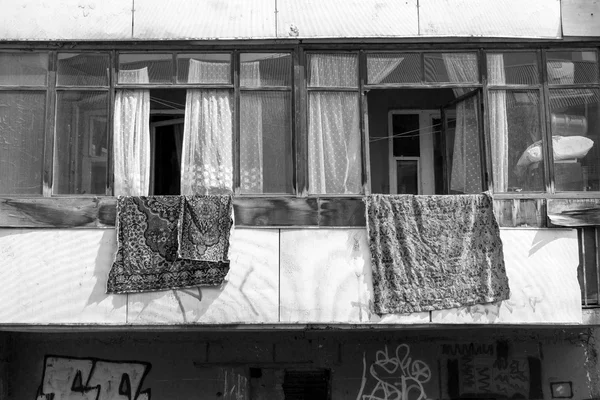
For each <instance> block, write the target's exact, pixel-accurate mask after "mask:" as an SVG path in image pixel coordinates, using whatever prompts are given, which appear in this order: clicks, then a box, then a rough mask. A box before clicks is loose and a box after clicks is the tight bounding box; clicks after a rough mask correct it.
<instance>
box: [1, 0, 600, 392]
mask: <svg viewBox="0 0 600 400" xmlns="http://www.w3.org/2000/svg"><path fill="white" fill-rule="evenodd" d="M0 20H1V21H2V23H1V24H0V282H3V286H2V289H3V290H2V291H1V293H0V304H1V305H2V306H1V307H0V399H8V400H20V399H29V398H32V399H38V400H42V399H44V400H49V399H54V400H59V399H97V400H98V399H103V400H109V399H111V400H112V399H128V400H134V399H139V400H141V399H147V400H149V399H154V400H160V399H205V398H206V399H212V398H224V399H236V400H243V399H244V400H245V399H248V400H249V399H346V398H352V399H355V398H356V399H360V400H375V399H378V400H379V399H390V400H391V399H407V400H409V399H410V400H412V399H415V400H421V399H460V398H476V399H500V398H529V399H553V398H575V399H595V398H600V382H599V377H600V366H599V365H598V351H599V348H598V345H597V343H596V339H597V338H598V337H599V335H600V330H598V323H599V321H600V314H598V311H597V309H596V307H598V306H600V297H599V296H600V295H599V289H600V271H599V270H598V266H599V265H600V261H599V260H600V259H599V258H598V257H599V256H598V255H599V254H600V253H598V250H597V247H598V243H599V240H598V232H597V228H596V226H597V225H599V224H600V217H599V216H598V209H599V204H600V200H599V199H600V149H599V147H598V146H599V144H598V143H597V142H598V140H599V139H600V137H599V132H600V68H599V62H598V51H599V48H600V39H599V38H600V3H598V2H595V1H584V0H528V1H526V2H524V1H517V0H501V1H498V0H496V1H492V0H484V1H482V0H480V1H474V0H455V1H452V2H450V1H443V0H407V1H402V2H398V1H388V0H381V1H354V0H345V1H342V0H331V1H321V2H319V1H313V0H302V1H298V0H296V1H291V0H255V1H252V2H247V1H241V0H231V1H226V0H220V1H217V0H214V1H211V0H202V1H187V0H178V1H177V2H176V3H175V4H172V3H168V2H159V1H155V0H138V1H135V0H130V1H117V0H109V1H104V2H94V1H90V0H85V1H74V0H60V1H57V2H52V3H50V2H42V1H29V0H21V1H18V2H12V3H11V4H5V5H4V7H3V14H2V16H1V17H0ZM205 192H208V193H213V192H214V193H228V192H232V193H233V212H234V227H233V230H232V232H231V237H230V240H229V256H228V257H229V260H230V265H229V271H228V273H227V276H226V277H225V279H224V281H223V282H222V283H220V284H219V285H214V286H198V287H193V288H182V289H178V288H173V289H169V290H160V291H151V292H142V293H129V294H116V293H107V281H108V276H109V272H110V270H111V265H112V263H113V259H114V256H115V253H116V252H117V246H118V245H117V229H116V228H117V227H118V224H119V219H118V218H119V217H118V216H117V196H122V195H127V196H131V195H135V196H148V195H192V194H197V193H200V194H204V193H205ZM481 192H489V193H490V194H491V196H492V198H493V210H494V214H495V217H496V220H497V222H498V224H499V237H500V239H501V242H502V247H503V254H504V264H505V269H506V271H505V272H506V276H507V277H508V281H509V283H510V296H509V297H508V298H507V299H505V300H503V301H497V302H492V303H486V304H475V305H473V304H469V305H465V306H462V307H455V308H446V309H440V310H432V311H430V310H425V311H420V312H412V313H385V314H377V313H375V312H374V308H373V304H374V302H375V301H376V298H375V294H374V292H375V290H374V287H375V286H376V285H377V283H374V279H375V278H374V277H373V270H374V267H373V263H372V258H371V253H370V248H369V237H368V234H367V229H366V227H367V225H368V220H367V217H366V216H365V203H364V198H365V197H366V196H371V195H373V194H416V195H428V196H433V197H435V198H442V197H441V196H442V195H443V196H453V195H461V194H475V193H481ZM120 223H121V226H123V222H120ZM448 235H449V233H448V232H445V231H444V229H443V227H442V228H441V230H440V234H439V236H440V240H442V238H445V237H447V236H448ZM457 284H458V283H457Z"/></svg>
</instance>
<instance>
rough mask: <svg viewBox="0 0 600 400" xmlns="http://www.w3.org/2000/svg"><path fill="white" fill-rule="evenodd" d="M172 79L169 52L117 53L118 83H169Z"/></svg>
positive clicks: (171, 59)
mask: <svg viewBox="0 0 600 400" xmlns="http://www.w3.org/2000/svg"><path fill="white" fill-rule="evenodd" d="M125 71H135V74H136V75H135V77H132V74H131V73H129V74H128V73H126V72H125ZM172 79H173V57H172V56H171V54H119V78H118V80H119V83H171V81H172Z"/></svg>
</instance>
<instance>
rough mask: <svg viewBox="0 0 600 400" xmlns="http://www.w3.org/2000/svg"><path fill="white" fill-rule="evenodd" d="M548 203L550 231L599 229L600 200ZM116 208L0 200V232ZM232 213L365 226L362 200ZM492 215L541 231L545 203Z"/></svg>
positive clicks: (239, 208) (89, 221)
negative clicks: (560, 228) (552, 229)
mask: <svg viewBox="0 0 600 400" xmlns="http://www.w3.org/2000/svg"><path fill="white" fill-rule="evenodd" d="M548 202H549V205H548V209H549V210H551V211H550V212H549V214H550V213H552V215H550V220H551V221H552V223H553V224H554V225H559V226H585V225H600V199H587V200H572V199H560V200H559V199H557V200H548ZM116 203H117V201H116V198H115V197H89V198H80V197H35V198H0V228H113V227H114V226H115V218H116ZM550 204H551V206H550ZM561 207H562V208H561ZM233 208H234V214H235V225H236V226H239V227H287V228H291V227H299V228H301V227H313V228H317V227H322V228H331V227H364V226H366V222H365V206H364V203H363V200H362V196H357V197H262V196H261V197H249V196H244V197H234V199H233ZM590 210H591V211H590ZM494 213H495V214H496V219H497V220H498V224H499V225H500V226H501V227H546V199H496V200H494ZM577 215H583V216H584V217H585V218H583V221H582V218H578V219H577ZM590 215H593V216H594V218H592V217H590ZM586 218H587V219H586ZM573 219H575V222H572V221H571V220H573ZM565 221H566V222H565ZM569 221H571V222H569Z"/></svg>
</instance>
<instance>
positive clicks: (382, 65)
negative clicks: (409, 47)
mask: <svg viewBox="0 0 600 400" xmlns="http://www.w3.org/2000/svg"><path fill="white" fill-rule="evenodd" d="M392 57H393V58H392ZM402 61H404V57H398V56H397V55H394V56H389V57H383V56H379V57H368V58H367V71H369V72H368V74H369V78H368V79H369V83H371V84H378V83H381V82H382V81H383V80H384V79H385V78H387V77H388V75H389V74H391V73H392V72H393V71H394V70H395V69H396V68H397V67H398V65H400V63H401V62H402Z"/></svg>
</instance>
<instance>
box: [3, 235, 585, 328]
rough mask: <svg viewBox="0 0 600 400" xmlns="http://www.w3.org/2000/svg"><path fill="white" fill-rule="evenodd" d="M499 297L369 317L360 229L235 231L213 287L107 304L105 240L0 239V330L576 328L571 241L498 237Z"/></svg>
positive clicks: (108, 249)
mask: <svg viewBox="0 0 600 400" xmlns="http://www.w3.org/2000/svg"><path fill="white" fill-rule="evenodd" d="M501 238H502V241H503V244H504V252H505V262H506V270H507V274H508V277H509V281H510V288H511V297H510V299H509V300H507V301H505V302H502V303H500V304H491V305H482V306H473V307H467V308H463V309H454V310H443V311H437V312H432V313H429V312H425V313H415V314H410V315H385V316H383V317H380V316H378V315H375V314H373V313H372V312H371V311H370V305H371V304H372V302H373V290H372V281H371V273H370V268H371V265H370V258H369V253H368V247H367V239H366V230H365V229H284V230H278V229H239V228H236V229H234V231H233V234H232V238H231V249H230V259H231V269H230V272H229V274H228V276H227V278H226V280H225V282H224V283H223V285H222V286H221V287H201V288H197V289H185V290H174V291H173V290H168V291H160V292H152V293H140V294H132V295H107V294H105V289H106V278H107V275H108V272H109V270H110V267H111V262H112V257H113V254H114V252H115V246H116V244H115V233H114V230H112V229H108V230H101V229H70V230H69V229H62V230H55V229H38V230H35V229H1V230H0V260H1V261H0V263H1V264H0V282H3V283H4V284H3V287H2V289H3V290H2V291H0V304H1V305H2V306H1V308H0V324H103V325H123V324H134V325H135V324H143V325H147V324H166V325H171V324H239V323H243V324H265V323H268V324H271V323H273V324H276V323H290V324H306V323H328V324H397V323H398V324H414V323H417V324H428V323H430V322H433V323H440V324H443V323H476V324H556V323H581V298H580V290H579V285H578V282H577V265H578V249H577V237H576V231H575V230H571V229H555V230H550V229H503V230H502V231H501Z"/></svg>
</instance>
